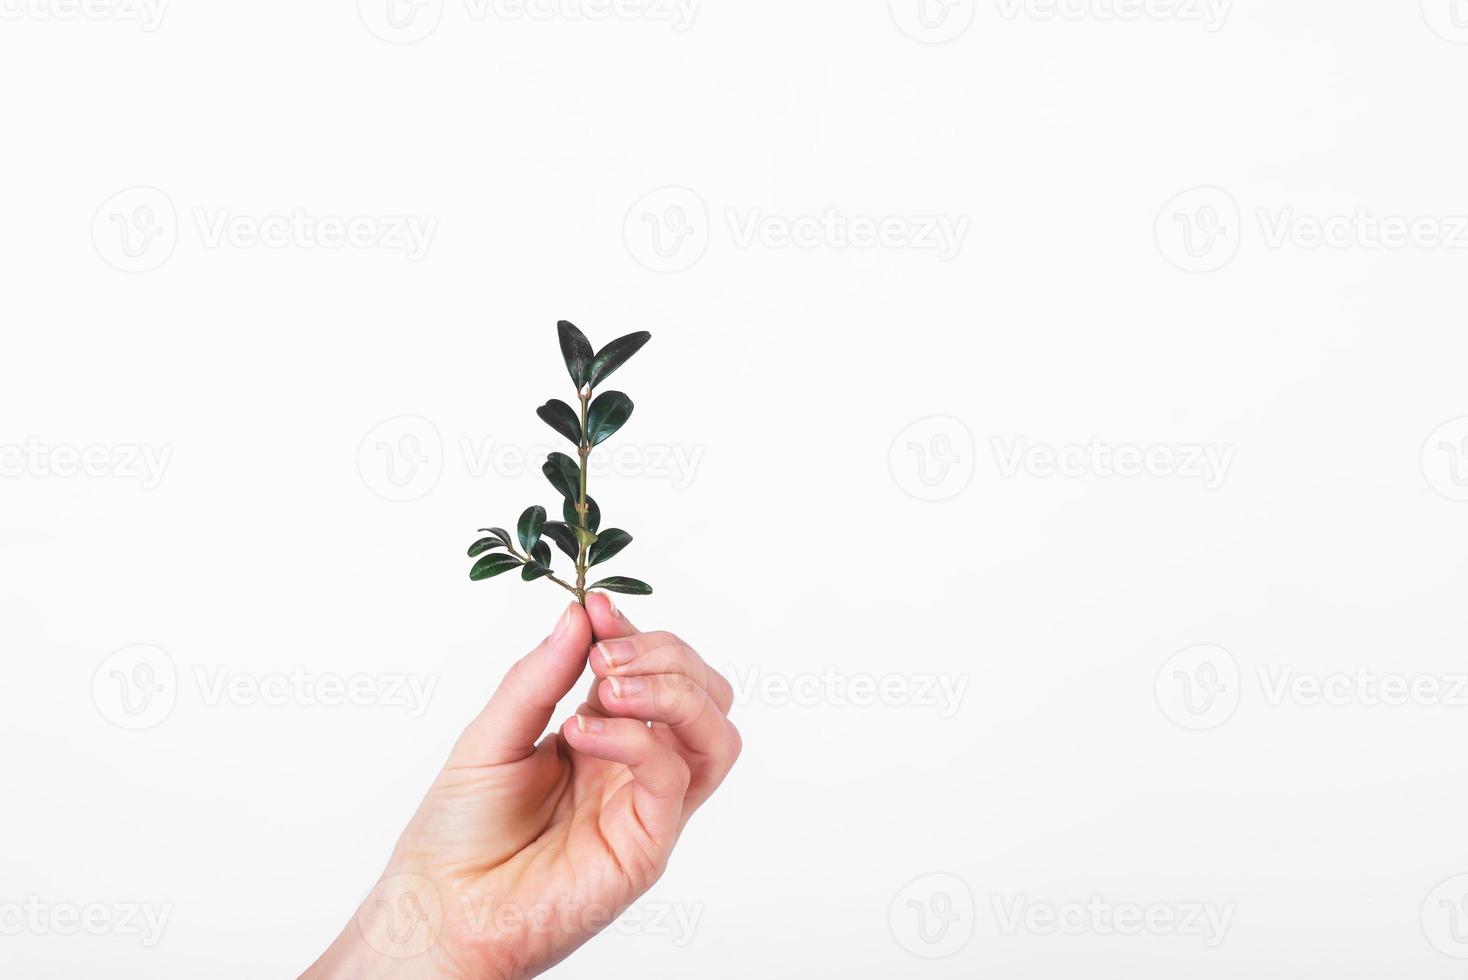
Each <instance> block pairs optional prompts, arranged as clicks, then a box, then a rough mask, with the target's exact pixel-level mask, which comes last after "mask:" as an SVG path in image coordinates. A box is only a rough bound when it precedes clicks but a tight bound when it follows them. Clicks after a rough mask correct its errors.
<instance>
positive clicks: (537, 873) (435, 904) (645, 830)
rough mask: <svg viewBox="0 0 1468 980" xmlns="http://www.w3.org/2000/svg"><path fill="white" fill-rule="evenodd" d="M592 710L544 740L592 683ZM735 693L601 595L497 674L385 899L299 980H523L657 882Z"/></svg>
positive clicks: (711, 766)
mask: <svg viewBox="0 0 1468 980" xmlns="http://www.w3.org/2000/svg"><path fill="white" fill-rule="evenodd" d="M588 662H589V664H590V666H591V669H592V672H593V673H594V674H595V677H594V678H593V679H592V683H591V688H590V690H589V691H588V692H587V698H586V701H585V703H583V704H582V705H581V706H580V707H579V708H578V709H577V710H576V713H575V714H574V715H572V717H570V718H568V719H566V721H565V722H563V723H562V724H561V725H560V726H559V727H558V728H557V729H556V730H555V731H554V732H553V733H552V734H549V735H545V737H544V738H542V737H541V736H542V735H543V734H544V733H545V731H546V726H547V725H548V724H549V723H550V721H551V716H552V713H553V712H554V711H555V707H556V705H557V703H558V702H559V701H560V700H561V699H562V698H563V697H564V696H565V695H566V694H568V693H569V692H570V690H571V688H572V687H573V686H574V685H575V684H576V682H577V680H578V679H579V678H580V677H581V675H582V673H583V671H584V669H585V668H586V666H587V665H588ZM733 698H734V692H733V689H732V688H731V687H730V685H729V682H728V681H727V680H725V679H724V677H723V676H722V675H720V674H719V673H717V672H716V671H714V670H713V669H711V668H710V667H709V666H708V665H707V664H706V663H704V661H703V659H702V658H701V657H700V656H699V655H698V654H697V653H696V652H695V651H694V650H693V649H692V648H690V647H689V646H688V645H687V644H685V643H683V641H682V640H680V639H678V638H677V637H676V636H674V635H672V634H671V633H652V632H648V633H644V632H642V631H640V630H638V629H637V628H636V627H634V626H633V625H632V624H631V622H629V621H628V620H627V618H626V616H624V615H623V614H622V613H621V612H620V611H619V610H618V609H617V608H616V606H615V605H614V604H613V603H612V601H611V600H610V599H609V597H607V596H605V595H602V594H600V593H592V594H590V595H588V596H587V599H586V605H585V607H584V608H583V607H582V606H581V605H580V604H579V603H574V602H573V603H572V604H571V605H570V606H569V607H568V608H567V609H566V611H565V612H564V613H563V614H562V615H561V618H560V620H559V621H558V622H557V623H556V626H555V628H554V629H553V630H552V632H551V635H550V636H548V637H546V639H545V640H544V641H543V642H542V643H541V644H540V645H539V646H538V647H536V648H535V649H534V650H532V651H531V652H530V653H529V654H528V655H526V656H525V657H524V658H523V659H522V660H520V661H519V662H518V663H516V664H515V665H514V666H513V667H512V668H511V669H510V672H509V673H508V674H507V675H506V676H505V679H504V681H503V682H501V684H500V687H499V689H498V690H497V691H495V693H494V695H493V697H491V698H490V701H489V704H488V705H486V706H485V708H484V710H483V711H482V712H481V713H480V715H479V717H477V718H475V719H474V721H472V722H471V723H470V724H469V727H468V728H466V729H465V730H464V733H463V735H461V736H460V737H459V740H458V742H457V744H455V746H454V748H453V751H452V752H451V753H450V755H449V760H448V762H447V763H446V764H445V765H444V768H443V770H442V771H441V772H440V773H439V775H438V778H437V779H435V780H434V783H433V785H432V787H430V788H429V790H428V794H427V796H426V797H425V798H424V800H423V802H422V804H420V806H419V807H418V812H417V813H416V814H414V816H413V818H412V820H411V821H409V823H408V826H407V828H406V829H405V830H404V831H403V834H402V837H401V838H400V839H399V840H398V843H397V846H396V847H395V848H394V849H393V854H392V857H391V859H390V860H389V861H388V865H387V868H386V870H385V871H384V872H383V874H382V876H381V878H380V879H379V881H378V885H377V888H375V889H374V891H373V893H372V894H371V895H369V896H368V898H367V899H366V900H365V901H364V902H363V903H362V905H361V907H360V908H359V909H358V911H357V914H356V916H355V917H354V918H353V920H352V921H350V922H348V923H347V925H346V928H344V929H343V930H342V932H341V935H340V936H338V937H337V939H336V941H335V942H334V943H333V944H332V945H331V948H329V949H328V950H327V951H326V952H325V953H324V954H322V956H321V958H320V959H319V960H317V961H316V963H314V964H313V965H312V966H311V967H310V969H308V970H307V971H306V972H305V974H303V977H305V978H332V980H334V978H353V980H374V978H410V980H417V978H423V980H429V978H433V980H437V978H448V980H518V978H522V977H533V976H537V975H539V974H541V973H543V972H545V971H546V970H548V969H549V968H550V967H552V966H554V965H555V964H556V963H558V962H560V961H561V960H562V959H564V958H565V957H566V956H568V955H570V953H571V952H572V951H574V950H575V949H576V948H577V947H579V946H581V945H582V944H583V943H585V942H586V941H587V940H588V939H590V938H591V937H592V936H594V935H595V934H596V933H597V932H599V931H600V930H601V929H604V928H606V927H607V926H608V925H610V924H611V923H612V922H613V921H615V919H616V918H617V916H619V915H620V914H621V913H622V912H623V911H625V910H626V909H627V908H628V907H629V906H630V905H631V904H632V903H633V901H635V900H636V899H637V897H638V896H640V895H641V894H643V893H644V892H646V891H647V890H648V889H649V888H650V887H652V885H653V883H654V882H656V881H657V880H658V878H659V877H660V876H661V875H662V873H663V870H664V869H665V868H666V867H667V864H668V858H669V856H670V855H671V854H672V851H673V847H674V845H675V844H676V843H677V841H678V835H679V834H680V833H681V832H682V830H683V827H684V825H685V824H686V823H687V822H688V819H689V817H690V816H692V814H693V812H694V811H695V810H697V809H698V807H699V806H701V805H702V804H703V803H704V802H705V801H706V800H708V798H709V797H710V796H711V795H712V794H713V792H714V790H715V789H717V788H718V786H719V784H720V783H721V782H722V781H723V779H724V777H725V776H726V775H727V774H728V772H729V769H730V767H732V766H733V765H734V761H735V759H737V758H738V756H739V751H740V739H739V732H738V731H737V730H736V729H735V728H734V725H733V724H732V723H731V722H730V721H729V718H728V714H729V708H730V705H731V703H732V702H733Z"/></svg>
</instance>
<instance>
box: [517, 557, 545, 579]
mask: <svg viewBox="0 0 1468 980" xmlns="http://www.w3.org/2000/svg"><path fill="white" fill-rule="evenodd" d="M550 573H551V570H550V569H549V568H546V567H545V566H544V565H542V564H541V563H540V562H536V561H532V562H527V563H526V565H525V567H524V568H522V569H520V577H521V578H523V579H524V580H525V581H527V582H534V581H535V580H536V579H538V578H545V577H546V576H547V575H549V574H550Z"/></svg>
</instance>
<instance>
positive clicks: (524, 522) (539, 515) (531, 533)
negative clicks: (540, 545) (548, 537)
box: [519, 507, 545, 555]
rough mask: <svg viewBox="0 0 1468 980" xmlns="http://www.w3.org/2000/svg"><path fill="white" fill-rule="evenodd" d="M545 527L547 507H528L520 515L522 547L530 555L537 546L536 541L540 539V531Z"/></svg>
mask: <svg viewBox="0 0 1468 980" xmlns="http://www.w3.org/2000/svg"><path fill="white" fill-rule="evenodd" d="M544 527H545V508H544V507H527V508H525V513H523V514H521V515H520V525H519V531H520V547H522V548H524V549H525V553H526V554H527V555H528V554H530V552H531V549H533V548H534V547H535V542H537V541H539V540H540V531H541V529H542V528H544Z"/></svg>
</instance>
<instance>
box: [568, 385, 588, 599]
mask: <svg viewBox="0 0 1468 980" xmlns="http://www.w3.org/2000/svg"><path fill="white" fill-rule="evenodd" d="M576 397H577V398H578V399H580V401H581V444H580V445H579V446H577V447H576V450H577V453H578V455H579V456H580V457H581V499H580V501H579V502H577V504H576V513H577V514H578V515H580V518H581V526H582V527H586V526H587V525H586V509H587V508H586V457H587V456H589V455H591V440H590V437H589V435H588V433H587V431H586V412H587V402H589V401H590V400H591V387H590V386H589V385H588V386H587V388H586V390H585V391H582V390H581V389H580V388H578V389H576ZM587 530H590V528H587ZM576 539H577V544H578V545H579V546H580V547H579V549H578V554H577V556H576V588H575V589H573V590H572V591H573V592H575V594H576V599H577V601H579V602H580V603H581V604H582V605H583V606H584V605H586V544H585V542H583V541H581V536H580V535H579V534H578V535H577V536H576Z"/></svg>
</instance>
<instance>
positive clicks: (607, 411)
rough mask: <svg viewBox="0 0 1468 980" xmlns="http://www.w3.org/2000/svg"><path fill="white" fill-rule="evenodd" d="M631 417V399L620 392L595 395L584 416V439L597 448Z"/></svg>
mask: <svg viewBox="0 0 1468 980" xmlns="http://www.w3.org/2000/svg"><path fill="white" fill-rule="evenodd" d="M631 417H632V399H630V398H628V397H627V396H626V395H624V394H623V393H622V392H620V391H609V392H607V393H606V394H603V395H597V396H596V401H594V402H592V403H591V410H590V411H589V412H587V414H586V437H587V439H588V440H590V442H591V444H592V445H593V446H599V445H601V444H602V443H603V442H606V441H607V439H608V438H610V437H611V435H612V433H613V432H616V431H617V430H618V429H620V428H621V427H622V426H624V425H626V424H627V420H628V419H629V418H631Z"/></svg>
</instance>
